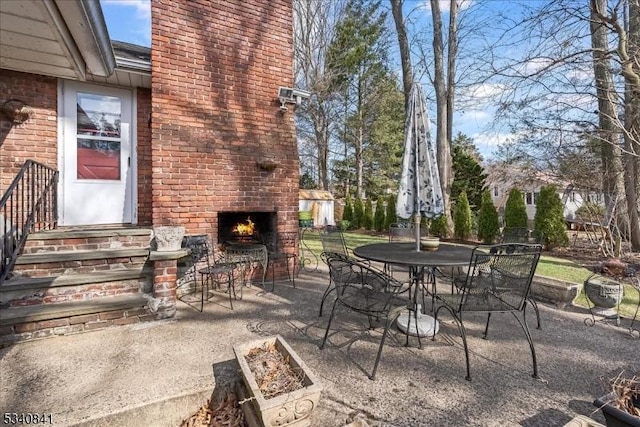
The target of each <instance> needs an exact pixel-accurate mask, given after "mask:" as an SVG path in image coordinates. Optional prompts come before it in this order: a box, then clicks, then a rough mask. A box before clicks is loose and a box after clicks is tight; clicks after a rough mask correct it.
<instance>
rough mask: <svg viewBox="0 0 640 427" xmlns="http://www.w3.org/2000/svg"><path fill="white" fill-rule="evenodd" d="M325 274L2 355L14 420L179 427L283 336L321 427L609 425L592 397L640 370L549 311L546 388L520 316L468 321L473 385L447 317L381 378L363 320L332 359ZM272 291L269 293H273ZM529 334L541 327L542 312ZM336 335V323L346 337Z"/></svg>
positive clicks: (611, 329) (398, 352)
mask: <svg viewBox="0 0 640 427" xmlns="http://www.w3.org/2000/svg"><path fill="white" fill-rule="evenodd" d="M327 280H328V274H327V270H326V268H324V269H321V270H320V271H318V272H315V273H305V272H303V273H302V274H301V275H300V276H299V277H298V279H297V280H296V286H297V288H296V289H294V288H293V287H292V286H291V283H289V282H286V281H283V282H278V283H276V287H275V291H274V292H273V293H272V292H264V291H263V290H262V288H261V287H256V286H254V287H251V288H247V289H245V292H244V299H243V300H242V301H238V302H237V303H235V304H234V308H235V309H234V310H233V311H231V310H230V309H229V306H228V304H229V302H228V299H227V298H226V296H225V295H220V296H216V297H214V298H213V299H212V300H211V301H210V302H208V303H207V304H205V310H204V313H200V312H199V311H197V310H195V309H194V308H192V307H190V306H188V305H186V304H184V303H179V305H178V313H177V316H176V318H175V319H172V320H166V321H158V322H149V323H141V324H135V325H128V326H122V327H114V328H109V329H105V330H100V331H96V332H91V333H83V334H78V335H69V336H60V337H54V338H48V339H43V340H39V341H32V342H25V343H20V344H16V345H13V346H11V347H8V348H4V349H1V350H0V393H1V394H0V408H2V410H3V412H16V413H23V412H31V413H34V412H37V413H38V414H52V416H53V421H54V425H56V426H70V425H77V424H80V425H83V426H103V425H104V426H107V425H109V426H177V425H178V424H179V422H180V420H181V419H183V418H184V417H186V416H188V415H189V414H191V413H193V412H195V411H196V410H197V409H198V407H199V406H200V405H201V404H203V403H204V401H205V400H206V399H207V398H208V397H210V396H211V394H212V391H213V390H216V391H222V390H224V389H225V387H227V386H228V384H229V382H230V378H235V377H236V375H237V372H236V368H235V365H234V362H233V358H234V355H233V349H232V346H233V345H234V344H238V343H242V342H245V341H249V340H253V339H255V338H258V337H260V336H268V335H273V334H280V335H281V336H282V337H284V339H285V340H287V342H288V343H289V344H290V345H291V346H292V347H293V349H294V350H295V351H296V352H297V353H298V355H299V356H300V357H301V358H302V359H303V360H304V361H305V362H306V363H307V365H308V366H309V367H310V368H311V370H312V371H314V372H315V374H316V375H317V376H318V377H319V378H320V381H321V382H322V385H323V386H324V391H323V394H322V396H321V398H320V404H319V407H318V408H317V409H316V410H315V411H314V414H313V418H312V426H316V427H329V426H343V425H345V424H346V423H347V422H349V421H351V420H352V419H353V418H354V416H356V415H357V414H361V416H364V417H365V418H366V420H367V423H368V424H369V425H371V426H467V425H468V426H517V425H522V426H562V425H564V424H565V423H567V422H569V421H570V420H571V419H572V418H573V417H575V416H577V415H586V416H590V417H592V418H594V419H595V420H596V421H599V422H602V423H603V422H604V419H603V417H602V416H601V414H600V413H599V412H596V413H594V411H595V409H596V408H595V407H594V406H593V405H592V402H593V400H594V399H595V398H596V397H599V396H601V395H603V394H605V393H606V391H607V385H606V379H608V378H613V377H615V376H616V375H617V374H618V373H619V372H621V371H625V372H627V373H631V372H636V373H637V372H640V340H639V339H636V338H632V337H631V336H630V335H629V334H628V333H627V329H626V328H625V326H626V325H628V320H626V319H625V320H624V321H623V325H622V327H615V326H611V325H607V324H603V323H597V324H596V325H595V326H593V327H587V326H585V325H584V323H583V320H584V318H585V317H586V316H587V314H586V313H585V312H579V311H572V312H570V311H561V310H558V309H555V308H553V307H550V306H547V305H541V306H540V308H541V315H542V329H541V330H538V329H535V328H533V329H531V331H532V335H533V340H534V344H535V348H536V352H537V356H538V366H539V373H540V376H541V377H542V380H536V379H534V378H532V377H531V373H532V364H531V355H530V351H529V348H528V344H527V341H526V339H525V337H524V334H523V332H522V330H521V329H520V328H519V326H518V325H517V323H516V321H515V319H514V318H513V317H512V316H509V315H495V316H494V317H493V318H492V324H491V329H490V331H489V339H488V340H483V339H482V338H481V333H482V330H483V327H484V316H470V317H468V318H467V323H465V324H466V325H467V328H468V332H467V336H468V343H469V348H470V351H471V356H470V357H471V374H472V377H473V380H472V381H470V382H469V381H466V380H465V379H464V376H465V363H464V352H463V349H462V341H461V339H460V337H459V336H458V332H457V328H456V327H455V324H453V323H452V321H451V318H450V317H448V316H447V315H445V316H444V318H443V323H442V325H441V330H440V333H439V334H438V336H437V340H436V341H435V342H433V341H431V340H423V345H424V348H423V349H418V348H416V346H415V344H416V340H415V339H413V340H412V341H411V343H412V344H414V346H412V347H405V346H404V335H402V334H400V333H399V332H397V331H395V330H394V333H393V338H392V339H388V340H387V343H388V344H386V345H385V349H384V352H383V355H382V361H381V362H380V367H379V369H378V373H377V378H376V380H375V381H371V380H369V379H368V378H367V375H366V373H365V372H370V371H371V368H372V366H373V362H374V359H375V353H376V350H377V347H378V343H379V339H380V336H381V333H380V330H375V331H372V332H369V331H367V321H366V318H365V317H363V316H357V315H353V314H350V313H348V312H346V311H343V310H341V311H339V312H338V314H337V317H336V321H335V327H336V329H337V332H336V333H335V334H332V335H331V337H330V342H329V343H328V345H327V347H326V348H325V349H324V350H320V349H319V348H318V346H319V344H320V342H321V340H322V337H323V334H324V329H325V327H326V322H327V320H328V313H329V310H330V304H328V305H327V308H326V311H325V316H324V317H322V318H319V317H318V307H319V302H320V297H321V295H322V292H323V291H324V289H325V287H326V285H327ZM268 288H269V289H270V284H269V286H268ZM528 320H529V325H530V326H532V327H533V326H534V323H535V322H534V316H533V313H530V316H529V319H528ZM333 329H334V328H332V330H333Z"/></svg>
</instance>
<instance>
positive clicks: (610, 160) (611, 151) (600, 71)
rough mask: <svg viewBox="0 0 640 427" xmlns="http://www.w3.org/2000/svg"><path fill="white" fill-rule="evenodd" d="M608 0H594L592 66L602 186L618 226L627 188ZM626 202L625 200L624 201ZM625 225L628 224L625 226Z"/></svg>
mask: <svg viewBox="0 0 640 427" xmlns="http://www.w3.org/2000/svg"><path fill="white" fill-rule="evenodd" d="M606 5H607V0H592V1H591V18H592V19H591V23H590V26H591V46H592V48H593V70H594V76H595V82H596V94H597V96H598V122H599V124H598V131H599V138H600V141H601V156H602V189H603V192H604V197H605V205H606V207H607V212H608V213H609V212H612V211H614V209H615V212H616V219H617V220H618V221H616V222H617V223H618V226H619V227H620V226H622V224H623V222H624V219H623V218H622V217H623V216H624V212H625V211H626V209H624V207H623V206H617V207H614V204H616V203H620V202H621V199H622V196H623V195H624V194H625V192H624V182H623V175H622V162H621V159H620V149H619V145H618V144H617V141H618V139H619V133H618V132H616V121H617V113H616V108H615V104H614V101H613V100H615V99H616V93H615V89H614V86H613V82H612V78H611V73H610V71H609V70H610V59H609V56H608V53H607V52H608V37H607V28H606V26H605V25H604V23H603V22H602V20H601V18H600V16H599V13H598V12H599V11H606ZM624 204H626V203H624ZM622 228H623V229H624V228H626V227H624V226H622Z"/></svg>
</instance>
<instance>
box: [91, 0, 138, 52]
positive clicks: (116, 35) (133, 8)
mask: <svg viewBox="0 0 640 427" xmlns="http://www.w3.org/2000/svg"><path fill="white" fill-rule="evenodd" d="M100 5H101V6H102V13H103V15H104V19H105V21H106V23H107V28H108V29H109V37H110V38H111V40H117V41H123V42H127V43H132V44H137V45H140V46H146V47H151V2H150V0H100Z"/></svg>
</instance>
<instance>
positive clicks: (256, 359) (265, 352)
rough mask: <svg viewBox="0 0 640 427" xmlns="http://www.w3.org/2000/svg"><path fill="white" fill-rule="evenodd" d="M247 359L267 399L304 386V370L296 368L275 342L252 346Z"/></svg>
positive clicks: (246, 356)
mask: <svg viewBox="0 0 640 427" xmlns="http://www.w3.org/2000/svg"><path fill="white" fill-rule="evenodd" d="M245 359H246V360H247V364H248V365H249V370H251V373H252V374H253V376H254V377H255V380H256V383H257V384H258V388H260V392H262V395H263V396H264V398H265V399H270V398H273V397H276V396H280V395H281V394H284V393H289V392H292V391H295V390H299V389H301V388H303V387H304V383H303V380H304V372H302V370H301V369H297V370H296V369H294V368H293V367H292V366H291V364H290V363H289V357H288V356H287V358H285V357H284V356H283V355H282V353H280V352H279V351H278V349H277V348H276V345H275V343H273V344H265V345H263V346H262V347H256V348H252V349H251V350H249V352H248V353H247V354H246V355H245Z"/></svg>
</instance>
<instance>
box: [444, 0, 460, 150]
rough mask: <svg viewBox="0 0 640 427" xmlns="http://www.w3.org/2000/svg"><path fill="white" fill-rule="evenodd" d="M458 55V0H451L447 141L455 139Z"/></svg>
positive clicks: (448, 51)
mask: <svg viewBox="0 0 640 427" xmlns="http://www.w3.org/2000/svg"><path fill="white" fill-rule="evenodd" d="M457 55H458V2H457V0H451V6H450V8H449V38H448V50H447V141H449V143H451V141H453V108H454V104H455V102H454V101H455V88H456V82H455V77H456V72H455V70H456V56H457Z"/></svg>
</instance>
